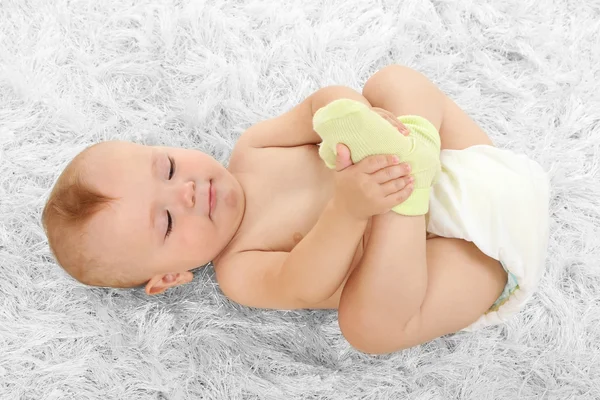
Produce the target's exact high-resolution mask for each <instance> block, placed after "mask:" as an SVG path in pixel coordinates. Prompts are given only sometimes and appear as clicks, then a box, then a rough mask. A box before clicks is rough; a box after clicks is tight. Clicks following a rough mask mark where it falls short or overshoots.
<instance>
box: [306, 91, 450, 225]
mask: <svg viewBox="0 0 600 400" xmlns="http://www.w3.org/2000/svg"><path fill="white" fill-rule="evenodd" d="M398 119H399V120H400V121H401V122H402V123H403V124H404V125H406V127H407V128H408V130H409V131H410V134H409V135H408V136H404V135H402V134H401V133H400V132H399V131H398V130H397V129H396V128H395V127H393V126H392V125H391V124H390V123H389V122H388V121H386V120H385V119H384V118H382V117H381V116H380V115H379V114H377V113H376V112H375V111H373V110H371V109H370V108H369V107H368V106H367V105H365V104H363V103H360V102H358V101H354V100H350V99H340V100H336V101H334V102H332V103H329V104H328V105H327V106H325V107H323V108H321V109H319V110H318V111H317V112H316V113H315V115H314V118H313V129H314V130H315V132H317V134H318V135H319V136H321V138H322V139H323V142H322V143H321V147H320V148H319V156H320V157H321V159H323V161H324V162H325V164H326V165H327V166H328V167H329V168H331V169H334V168H335V159H336V151H335V148H336V145H337V144H338V143H343V144H345V145H346V146H348V148H349V149H350V156H351V158H352V162H353V163H357V162H359V161H360V160H362V159H363V158H365V157H367V156H371V155H375V154H395V155H398V157H399V158H400V161H401V162H406V163H408V164H409V165H410V166H411V170H412V171H411V176H413V177H414V189H413V192H412V194H411V195H410V197H409V198H408V199H407V200H406V201H404V202H403V203H401V204H399V205H397V206H396V207H394V208H393V209H392V210H393V211H395V212H397V213H398V214H402V215H424V214H426V213H427V211H429V192H430V190H431V186H432V185H433V183H434V181H435V178H436V176H437V174H438V172H439V171H440V168H441V166H440V136H439V133H438V132H437V130H436V129H435V127H434V126H433V124H431V123H430V122H429V121H427V120H426V119H425V118H422V117H419V116H414V115H408V116H402V117H399V118H398Z"/></svg>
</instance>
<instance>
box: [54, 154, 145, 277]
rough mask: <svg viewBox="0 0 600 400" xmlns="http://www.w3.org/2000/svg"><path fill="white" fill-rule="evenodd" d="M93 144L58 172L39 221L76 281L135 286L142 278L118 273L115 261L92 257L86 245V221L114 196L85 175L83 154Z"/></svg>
mask: <svg viewBox="0 0 600 400" xmlns="http://www.w3.org/2000/svg"><path fill="white" fill-rule="evenodd" d="M94 146H97V145H94ZM94 146H90V147H88V148H86V149H85V150H84V151H82V152H81V153H79V154H78V155H77V156H76V157H75V158H74V159H73V160H72V161H71V162H70V163H69V164H68V165H67V167H66V168H65V169H64V171H63V172H62V173H61V174H60V176H59V177H58V180H57V181H56V183H55V184H54V187H53V188H52V191H51V193H50V196H49V198H48V200H47V202H46V205H45V207H44V211H43V212H42V224H43V226H44V230H45V232H46V236H47V237H48V243H49V245H50V249H51V250H52V253H53V254H54V256H55V258H56V260H57V261H58V264H59V265H60V266H61V267H62V268H63V269H64V270H65V271H66V272H67V273H68V274H69V275H71V276H72V277H73V278H75V279H76V280H78V281H79V282H81V283H84V284H86V285H90V286H103V287H115V288H131V287H137V286H140V285H142V284H143V283H145V282H144V281H142V280H139V279H138V280H134V279H131V278H127V277H125V276H123V274H121V273H118V268H114V267H116V265H111V264H114V263H111V262H110V261H109V260H108V259H105V260H101V259H100V258H99V257H97V256H96V257H94V256H93V255H91V254H90V253H89V249H87V248H86V246H85V235H86V234H87V231H86V228H87V225H88V223H89V221H90V220H91V218H92V217H93V216H94V215H96V214H97V213H98V212H99V211H100V210H102V209H103V208H105V207H106V206H107V205H108V204H109V203H110V202H111V201H113V200H115V199H114V198H112V197H109V196H106V195H104V194H103V193H101V192H100V191H99V190H97V189H95V188H94V187H93V186H91V185H90V184H88V183H87V182H86V180H85V178H84V173H83V170H84V166H85V158H86V154H87V152H88V151H89V150H90V149H91V148H93V147H94Z"/></svg>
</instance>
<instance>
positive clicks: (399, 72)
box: [363, 64, 421, 98]
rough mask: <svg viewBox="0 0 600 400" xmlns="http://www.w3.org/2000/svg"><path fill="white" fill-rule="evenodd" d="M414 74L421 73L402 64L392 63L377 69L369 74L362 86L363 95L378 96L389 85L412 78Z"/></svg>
mask: <svg viewBox="0 0 600 400" xmlns="http://www.w3.org/2000/svg"><path fill="white" fill-rule="evenodd" d="M415 75H421V74H420V73H419V72H417V71H415V70H414V69H412V68H409V67H405V66H403V65H398V64H392V65H388V66H387V67H384V68H382V69H380V70H379V71H377V72H376V73H375V74H373V76H371V77H370V78H369V79H368V80H367V82H365V86H364V88H363V96H365V97H367V98H368V97H369V96H378V95H380V94H381V93H382V92H385V89H386V88H388V87H390V85H394V86H395V85H397V84H401V83H403V82H406V81H408V80H409V79H414V77H415Z"/></svg>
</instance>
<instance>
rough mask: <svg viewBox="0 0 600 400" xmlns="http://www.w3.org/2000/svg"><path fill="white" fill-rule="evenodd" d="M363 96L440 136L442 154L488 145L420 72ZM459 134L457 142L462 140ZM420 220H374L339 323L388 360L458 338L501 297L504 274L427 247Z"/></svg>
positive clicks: (397, 76)
mask: <svg viewBox="0 0 600 400" xmlns="http://www.w3.org/2000/svg"><path fill="white" fill-rule="evenodd" d="M363 95H364V96H365V97H366V98H367V100H369V102H370V103H371V105H373V106H375V107H380V108H384V109H386V110H388V111H390V112H392V113H394V114H395V115H397V116H399V115H406V114H412V115H419V116H422V117H424V118H427V119H428V120H429V121H430V122H431V123H433V125H434V126H435V127H436V128H437V129H438V130H440V136H441V139H442V148H456V149H462V148H466V147H469V146H472V145H476V144H491V141H490V140H489V139H488V138H487V136H486V135H485V133H483V131H481V129H480V128H479V127H478V126H477V125H476V124H475V123H474V122H473V121H472V120H471V119H470V118H469V117H468V116H467V115H466V114H465V113H464V112H463V111H462V110H460V109H459V108H458V106H456V105H455V104H454V103H453V102H451V100H449V99H448V98H447V97H446V96H445V95H444V94H443V93H441V92H440V91H439V89H438V88H437V87H435V85H433V84H432V83H431V82H430V81H429V80H428V79H427V78H425V77H424V76H423V75H421V74H420V73H418V72H416V71H413V70H410V69H407V68H403V67H399V66H392V67H387V68H385V69H383V70H382V71H380V72H378V73H377V74H375V75H374V76H373V77H372V78H371V79H370V80H369V81H368V82H367V84H366V85H365V89H364V91H363ZM459 132H460V136H459V135H458V133H459ZM425 233H426V232H425V220H424V217H423V216H419V217H406V216H402V215H398V214H395V213H391V212H390V213H387V214H384V215H380V216H376V217H374V218H373V225H372V231H371V237H370V238H369V242H368V243H367V247H366V250H365V254H364V256H363V259H362V260H361V263H360V264H359V265H358V266H357V267H356V269H355V270H354V271H353V272H352V273H351V275H350V277H349V278H348V281H347V282H346V285H345V287H344V289H343V292H342V298H341V301H340V306H339V324H340V328H341V330H342V332H343V334H344V336H345V337H346V339H347V340H348V341H349V342H350V343H351V344H352V345H353V346H354V347H356V348H357V349H359V350H362V351H365V352H368V353H388V352H393V351H396V350H399V349H402V348H406V347H410V346H414V345H417V344H419V343H423V342H426V341H429V340H431V339H434V338H435V337H438V336H441V335H444V334H447V333H451V332H456V331H458V330H460V329H462V328H465V327H467V326H468V325H470V324H471V323H472V322H474V321H475V320H477V318H479V316H481V315H482V314H483V313H484V312H485V311H486V310H487V309H489V307H490V306H491V305H492V304H493V303H494V301H495V300H496V299H497V298H498V296H499V295H500V293H501V292H502V289H503V288H504V285H505V283H506V272H505V271H504V269H503V268H502V266H501V265H500V264H499V263H498V262H497V261H495V260H493V259H491V258H489V257H487V256H485V255H484V254H483V253H481V251H479V249H477V248H476V247H475V246H474V245H473V244H472V243H468V242H466V241H464V240H457V239H447V238H438V239H432V240H429V241H428V242H427V246H426V245H425V240H426V239H425Z"/></svg>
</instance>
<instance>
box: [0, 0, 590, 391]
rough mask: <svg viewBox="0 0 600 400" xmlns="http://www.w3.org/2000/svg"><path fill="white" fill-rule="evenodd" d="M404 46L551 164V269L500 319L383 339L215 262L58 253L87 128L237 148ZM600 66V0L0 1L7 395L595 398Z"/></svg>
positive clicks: (517, 143)
mask: <svg viewBox="0 0 600 400" xmlns="http://www.w3.org/2000/svg"><path fill="white" fill-rule="evenodd" d="M391 63H401V64H405V65H409V66H411V67H413V68H416V69H418V70H420V71H422V72H423V73H425V74H427V75H428V76H429V77H430V78H431V79H432V80H433V81H434V82H436V83H437V84H439V85H440V87H441V88H442V89H443V90H444V91H445V92H446V93H448V94H449V95H450V96H451V97H453V98H454V99H455V100H456V101H457V103H458V104H459V105H460V106H462V107H463V108H464V109H465V110H466V111H467V112H468V113H469V114H470V115H471V116H472V117H473V118H474V119H475V120H476V121H477V122H479V123H480V124H481V126H482V127H483V128H484V129H485V130H486V131H487V132H488V133H489V134H490V136H491V137H492V139H493V140H494V141H495V143H496V144H497V145H498V146H500V147H503V148H508V149H512V150H514V151H517V152H522V153H525V154H527V155H529V156H530V157H532V158H533V159H535V160H536V161H538V162H539V163H540V164H541V165H542V166H543V167H544V168H545V169H546V170H547V171H548V172H549V174H550V176H551V180H552V198H551V225H550V226H551V238H550V248H549V253H548V261H547V272H546V274H545V276H544V278H543V281H542V282H541V286H540V290H539V292H538V293H537V294H536V295H535V296H534V298H533V299H532V301H531V302H530V303H529V304H528V306H527V307H526V308H525V309H524V310H523V311H522V312H521V313H520V314H519V315H518V316H517V317H515V318H514V319H513V320H511V321H510V322H509V323H508V324H506V325H504V326H497V327H492V328H488V329H486V330H484V331H480V332H476V333H473V334H466V333H461V334H458V335H449V336H447V337H444V338H440V339H438V340H435V341H433V342H431V343H428V344H426V345H423V346H419V347H416V348H413V349H410V350H407V351H403V352H399V353H396V354H393V355H388V356H380V357H370V356H366V355H363V354H361V353H358V352H355V351H354V350H352V349H351V348H350V347H349V345H348V344H347V343H346V341H345V340H344V339H343V337H342V336H341V334H340V331H339V329H338V326H337V320H336V313H335V312H333V311H298V312H283V311H262V310H255V309H248V308H244V307H240V306H238V305H236V304H233V303H232V302H229V301H228V300H227V299H226V298H224V297H223V295H222V294H221V293H220V291H219V289H218V286H217V285H216V283H215V280H214V276H213V271H212V268H211V267H207V268H205V269H203V270H200V271H199V272H198V273H197V274H196V278H195V279H194V281H193V283H191V284H189V285H187V286H184V287H181V288H177V289H175V290H172V291H170V292H168V293H167V294H165V295H162V296H158V297H154V298H147V297H146V296H145V295H144V294H143V293H142V292H140V291H135V290H128V291H119V290H107V289H98V288H95V289H89V288H85V287H83V286H82V285H80V284H78V283H76V282H74V281H73V280H72V279H71V278H69V277H68V276H67V275H66V274H65V273H64V272H63V271H62V270H61V269H60V268H58V267H57V265H56V264H55V263H54V261H53V259H52V257H51V255H50V252H49V249H48V245H47V242H46V239H45V236H44V233H43V230H42V228H41V226H40V222H39V219H40V214H41V209H42V207H43V204H44V201H45V199H46V196H47V195H48V193H49V189H50V187H51V185H52V183H53V181H54V179H56V177H57V175H58V174H59V172H60V171H61V169H62V168H63V167H64V165H65V164H66V163H67V162H68V161H69V160H70V159H71V158H72V157H73V156H74V155H75V154H76V153H78V152H79V151H80V150H81V149H83V148H84V147H86V146H88V145H90V144H92V143H95V142H97V141H101V140H106V139H116V138H119V139H127V140H134V141H137V142H141V143H150V144H168V145H174V146H186V147H194V148H198V149H202V150H204V151H207V152H209V153H211V154H212V155H214V156H215V157H216V158H217V159H218V160H220V161H222V162H223V163H225V164H226V163H227V160H228V157H229V154H230V152H231V149H232V147H233V145H234V143H235V141H236V139H237V138H238V137H239V135H240V134H241V133H242V132H243V131H244V130H245V129H246V128H248V127H249V126H250V125H251V124H253V123H255V122H257V121H259V120H261V119H264V118H269V117H272V116H275V115H277V114H279V113H281V112H283V111H286V110H287V109H289V108H291V107H292V106H293V105H295V104H296V103H297V102H299V101H301V100H302V99H303V98H304V97H306V96H308V95H309V94H310V93H312V92H313V91H314V90H316V89H318V88H319V87H322V86H324V85H328V84H343V85H347V86H350V87H353V88H355V89H357V90H360V89H361V87H362V85H363V84H364V82H365V80H366V79H367V78H368V77H369V76H370V75H371V74H372V73H374V72H375V71H376V70H378V69H379V68H381V67H383V66H385V65H388V64H391ZM599 81H600V3H599V2H598V1H596V0H589V1H581V0H561V1H559V0H554V1H553V0H546V1H543V0H509V1H505V0H496V1H474V0H465V1H448V0H446V1H433V0H432V1H423V0H421V1H417V0H412V1H411V0H407V1H398V0H390V1H384V0H379V1H370V2H369V1H361V0H328V1H308V0H282V1H270V2H267V1H258V0H248V1H239V0H238V1H233V0H230V1H226V0H210V1H159V0H152V1H150V0H147V1H121V0H98V1H66V0H57V1H51V0H46V1H43V0H40V1H34V0H2V1H0V398H2V399H198V398H206V399H229V398H231V399H242V398H249V399H250V398H261V399H285V398H298V399H351V398H356V399H359V398H360V399H388V398H393V399H404V398H407V399H455V398H456V399H507V398H510V399H538V398H545V399H598V398H600V350H599V349H598V348H599V346H600V328H599V323H600V288H599V285H600V269H599V265H598V264H599V259H600V251H599V250H600V249H599V246H600V241H599V239H598V235H599V234H600V213H599V211H600V208H599V205H598V198H599V196H600V182H599V181H598V178H599V177H598V161H599V156H598V150H599V145H600V97H599V95H598V93H597V91H598V89H599V88H600V84H599ZM281 134H282V135H285V134H286V132H281ZM498 184H499V185H502V184H504V182H498ZM465 290H468V288H465Z"/></svg>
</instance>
